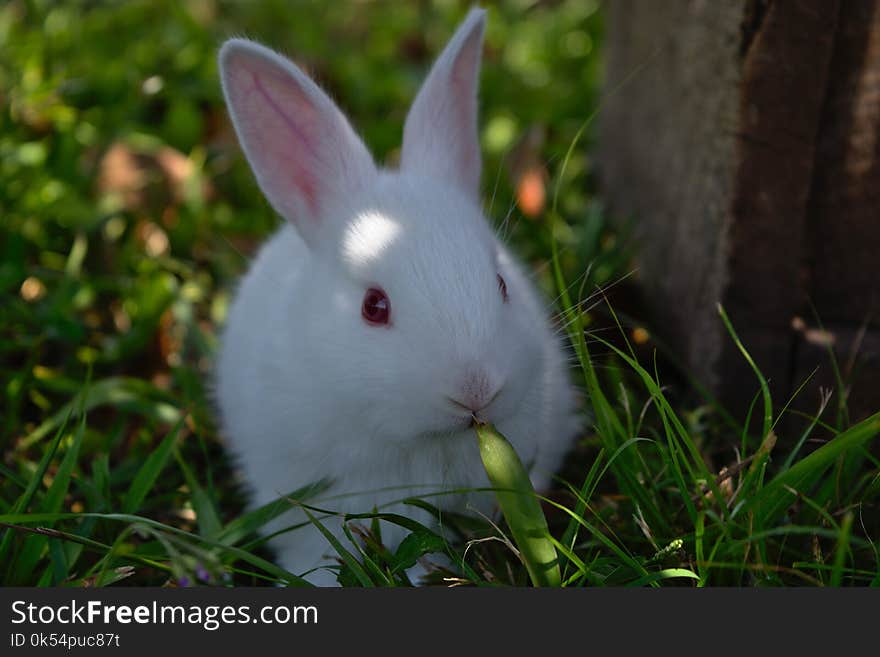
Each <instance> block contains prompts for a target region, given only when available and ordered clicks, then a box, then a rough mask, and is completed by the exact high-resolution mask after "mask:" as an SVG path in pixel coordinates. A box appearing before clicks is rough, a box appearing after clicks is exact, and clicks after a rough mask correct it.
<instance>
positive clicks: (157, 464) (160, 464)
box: [122, 418, 183, 513]
mask: <svg viewBox="0 0 880 657" xmlns="http://www.w3.org/2000/svg"><path fill="white" fill-rule="evenodd" d="M182 428H183V419H182V418H181V419H180V420H178V422H177V424H176V425H175V426H174V428H173V429H171V431H170V432H168V435H167V436H165V439H164V440H163V441H162V442H161V443H159V446H158V447H156V449H154V450H153V451H152V452H151V453H150V455H149V456H148V457H147V460H146V461H144V464H143V465H142V466H141V468H140V470H138V473H137V474H136V475H135V477H134V479H133V480H132V482H131V486H130V487H129V489H128V492H127V493H126V494H125V497H124V498H122V512H123V513H134V512H135V511H137V510H138V509H139V508H140V507H141V504H143V501H144V499H145V498H146V497H147V494H148V493H149V492H150V490H152V488H153V486H154V485H155V483H156V480H157V479H159V475H160V474H162V471H163V470H164V469H165V466H166V465H167V463H168V459H169V457H170V456H171V449H172V447H174V443H175V441H176V440H177V437H178V435H179V434H180V430H181V429H182Z"/></svg>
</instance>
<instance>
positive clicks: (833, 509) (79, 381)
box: [0, 0, 880, 586]
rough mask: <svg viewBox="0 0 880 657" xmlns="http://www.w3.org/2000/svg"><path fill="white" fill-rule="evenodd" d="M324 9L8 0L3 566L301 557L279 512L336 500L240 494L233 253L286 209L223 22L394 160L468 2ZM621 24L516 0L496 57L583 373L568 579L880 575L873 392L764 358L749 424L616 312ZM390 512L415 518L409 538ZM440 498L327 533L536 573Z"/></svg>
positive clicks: (387, 569)
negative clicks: (803, 375) (230, 350)
mask: <svg viewBox="0 0 880 657" xmlns="http://www.w3.org/2000/svg"><path fill="white" fill-rule="evenodd" d="M321 4H322V6H323V3H321ZM316 6H317V5H316V3H315V2H303V3H298V4H297V5H296V6H294V7H291V6H290V4H289V3H287V2H280V1H279V2H266V3H260V4H259V5H256V4H250V3H226V2H211V1H207V0H206V1H195V0H193V1H192V2H185V3H178V2H171V1H170V0H168V1H167V2H166V1H164V0H162V1H159V2H154V1H152V0H151V1H147V0H143V1H134V2H129V3H125V4H124V5H118V4H116V3H113V4H110V3H107V4H103V3H91V4H90V5H89V8H88V9H86V8H85V7H86V5H84V4H78V3H63V4H59V3H51V2H40V1H38V0H32V1H24V0H12V2H8V3H6V4H4V5H3V7H2V8H0V42H2V43H3V44H4V48H2V49H0V98H2V100H3V101H4V102H3V103H2V106H3V108H4V109H3V112H2V113H0V208H2V214H3V221H2V222H0V254H2V255H0V295H2V300H0V383H2V385H3V389H2V393H0V395H2V396H0V399H2V401H0V404H2V407H0V451H2V460H0V523H2V524H0V583H2V584H4V585H15V584H21V585H28V586H30V585H63V586H102V585H110V584H114V583H120V584H123V585H147V584H152V585H157V584H158V585H169V586H174V585H188V584H210V585H242V584H271V583H276V582H281V583H286V584H291V585H296V584H301V583H302V581H301V580H300V579H299V578H298V577H297V575H299V574H301V573H286V572H284V571H283V570H282V569H280V568H278V567H277V566H276V565H274V563H273V561H272V553H271V551H270V550H268V549H267V548H266V547H265V543H266V540H267V537H266V536H263V535H262V534H261V533H260V529H261V528H262V527H264V526H266V524H267V523H268V522H269V521H271V520H272V519H274V518H276V517H277V516H278V515H279V514H280V513H282V512H283V511H284V510H285V509H287V508H288V507H289V505H290V503H291V502H290V500H294V499H295V500H297V501H298V502H299V503H301V504H304V505H306V508H307V509H308V511H309V514H310V515H311V516H312V518H313V519H314V522H316V523H321V522H322V520H321V519H322V517H323V515H324V512H325V511H326V509H321V508H315V507H311V506H307V505H308V504H309V499H310V498H311V497H312V496H313V495H314V494H316V493H317V492H318V491H320V490H321V488H322V483H321V482H316V483H315V485H313V486H310V487H307V488H305V489H302V490H297V491H291V493H290V494H289V495H285V496H282V497H280V498H279V499H278V500H276V501H274V502H273V503H271V504H268V505H266V506H264V507H262V508H260V509H257V510H255V511H251V512H245V511H244V508H245V505H244V498H243V495H242V493H241V491H240V490H239V489H238V486H237V484H236V480H235V476H234V472H233V469H232V467H231V465H230V463H229V462H228V460H227V459H226V457H225V454H224V452H223V448H222V442H221V439H220V436H219V435H218V431H217V427H216V425H215V422H214V411H213V408H212V405H211V402H210V389H209V384H208V383H207V381H208V380H209V373H210V363H211V359H212V356H213V353H214V350H215V349H216V341H217V337H216V335H217V333H216V329H217V327H218V326H219V324H220V323H221V322H222V318H223V316H224V313H225V308H226V305H227V304H228V299H229V290H230V289H231V286H232V285H233V282H234V281H235V280H236V277H237V276H238V275H239V274H240V273H241V271H242V269H243V267H244V263H245V261H246V260H245V257H243V255H242V254H249V253H252V252H253V249H254V248H255V247H256V246H257V245H258V244H259V243H260V241H261V240H262V239H264V238H265V236H266V235H267V234H268V233H269V231H271V230H272V229H273V227H274V226H275V225H276V221H277V220H276V218H275V217H274V216H273V214H272V212H271V210H270V209H269V208H268V206H267V204H266V203H265V202H264V201H263V200H262V199H261V198H260V196H259V193H258V192H257V190H256V187H255V185H254V182H253V179H252V176H251V174H250V172H249V171H248V170H247V167H246V165H245V163H244V161H243V158H242V157H241V155H240V152H239V149H238V147H237V145H236V144H235V142H234V139H233V138H232V135H231V133H230V132H229V128H228V124H227V123H226V121H225V118H224V117H225V112H224V109H223V107H222V103H221V99H220V92H219V86H218V82H217V77H216V70H215V62H214V54H215V51H216V47H217V45H218V43H219V42H220V41H222V39H223V38H224V37H225V36H227V35H231V34H242V33H245V34H247V35H249V36H253V37H255V38H259V39H261V40H263V41H265V42H267V43H269V44H272V45H275V46H277V47H279V48H280V49H282V50H286V51H287V52H290V53H293V54H296V55H297V56H299V57H301V59H300V61H301V62H304V63H305V64H306V65H307V66H309V67H310V68H311V69H312V70H313V71H314V72H315V74H316V75H317V77H318V78H319V79H321V80H322V81H323V82H324V83H325V84H326V85H327V86H328V87H329V88H330V89H331V91H332V92H333V94H334V96H335V97H336V98H337V100H338V101H339V103H340V105H342V106H343V107H344V108H345V109H346V110H347V111H348V112H349V114H350V115H351V116H352V119H353V122H354V123H355V124H356V125H357V126H358V127H359V128H360V129H361V130H362V133H363V134H364V136H365V139H366V141H367V142H368V143H369V144H370V146H371V147H372V148H373V149H374V150H375V151H376V153H377V155H378V156H379V157H380V158H386V157H387V158H389V159H391V160H393V159H394V157H395V152H394V148H395V147H396V144H397V143H398V141H399V136H400V127H401V124H402V120H403V112H404V111H405V109H406V107H407V105H408V103H409V101H410V99H411V98H412V96H413V95H414V93H415V91H416V89H417V86H418V84H419V82H420V79H421V76H422V75H423V73H424V71H425V69H426V67H427V66H428V65H429V63H430V61H431V58H432V56H433V54H434V53H436V52H438V51H439V49H440V47H441V46H442V45H443V43H444V42H445V40H446V38H447V37H448V36H449V34H451V32H452V30H453V28H454V26H455V24H456V23H457V21H458V20H459V19H460V18H461V17H462V15H463V14H464V13H465V11H466V9H467V4H466V3H459V4H455V3H451V4H450V3H436V4H425V5H424V8H423V9H422V10H419V9H418V5H417V4H415V3H412V4H410V3H407V4H406V5H405V6H406V9H403V8H401V5H399V4H398V3H374V4H367V3H355V4H352V5H342V3H340V4H339V5H336V4H334V5H333V7H338V8H335V9H333V10H331V11H327V12H318V11H317V10H316ZM302 16H309V20H308V21H304V20H300V18H301V17H302ZM318 16H320V18H316V17H318ZM367 26H369V28H370V29H369V30H367V29H366V27H367ZM601 27H602V26H601V14H600V13H595V12H594V11H593V10H592V9H591V7H590V5H589V3H584V2H581V1H580V0H569V1H565V2H560V3H555V4H554V5H553V6H550V4H549V3H548V4H547V5H544V4H538V5H535V6H534V7H532V8H531V9H528V10H527V11H524V10H523V8H522V3H519V2H517V1H516V0H509V2H502V3H499V4H498V5H497V6H493V8H492V10H491V12H490V17H489V31H488V33H487V42H488V46H487V53H486V58H485V63H484V67H485V71H484V74H483V79H482V101H481V111H482V125H483V133H482V141H483V144H484V148H485V153H484V154H485V159H486V164H485V171H486V175H485V190H484V191H485V194H486V198H487V212H488V213H489V215H490V216H491V217H492V218H493V219H494V220H496V221H497V222H498V225H499V231H500V232H501V233H502V234H503V235H505V236H506V237H507V238H509V240H510V241H511V242H512V243H513V245H514V247H515V249H516V250H517V252H519V253H521V254H522V255H523V256H524V258H525V259H526V260H527V261H528V262H530V263H531V264H533V265H534V269H535V271H536V272H537V280H538V282H539V283H540V284H541V285H542V287H543V288H544V289H545V290H546V291H547V293H548V296H549V297H550V298H555V297H557V296H558V302H557V304H558V306H559V308H560V309H561V312H560V320H559V321H560V325H561V326H565V327H566V329H567V331H568V333H569V336H570V338H571V345H572V357H573V360H574V363H575V372H576V376H577V380H578V383H579V384H580V385H581V386H582V387H583V389H584V390H585V392H586V393H587V395H586V396H587V398H588V399H589V404H588V407H585V409H584V414H585V422H584V434H583V436H581V439H580V441H579V443H578V445H577V448H576V449H575V451H574V453H573V455H572V457H571V458H570V459H569V463H568V464H567V466H566V468H565V470H564V471H563V473H562V474H561V478H560V480H559V481H558V482H557V485H556V487H555V489H554V490H553V491H550V492H548V493H547V495H546V497H543V498H541V499H542V508H543V511H544V514H545V516H546V520H547V523H548V528H549V540H550V541H551V542H552V544H553V547H554V548H555V550H556V553H557V555H558V558H559V566H560V579H561V582H562V584H563V585H565V586H669V585H674V586H721V585H748V586H755V585H774V586H781V585H812V586H823V585H824V586H829V585H835V586H836V585H844V586H849V585H857V586H864V585H874V586H877V585H880V531H878V528H880V518H878V516H880V513H878V496H880V463H878V460H877V458H876V453H877V450H876V445H877V435H878V433H880V415H873V416H871V417H869V418H867V419H864V420H862V421H860V422H851V421H850V419H849V414H848V412H847V409H846V403H845V396H844V395H843V394H842V390H841V389H838V390H835V391H834V392H833V394H832V397H833V401H832V402H830V403H829V402H828V400H825V402H826V403H824V404H822V405H821V410H820V411H817V412H816V414H815V417H812V418H807V419H806V420H805V421H803V422H802V423H801V424H797V423H792V422H782V420H784V419H789V418H790V417H794V414H793V412H792V411H791V410H790V408H791V407H790V406H789V404H788V402H789V400H774V399H772V398H771V396H770V392H769V388H768V387H767V385H766V382H765V381H764V380H763V377H762V376H761V373H760V370H759V369H758V368H757V367H754V364H753V367H754V370H755V374H756V376H755V388H754V392H755V400H756V401H755V404H754V407H753V410H752V412H751V415H753V416H754V418H756V420H757V421H756V422H751V421H750V418H746V417H743V418H731V417H730V416H729V414H727V413H726V412H725V410H724V409H723V408H721V407H719V405H718V404H717V403H716V402H714V401H713V400H711V399H709V398H706V397H704V396H703V397H701V396H700V394H699V391H698V390H691V391H688V392H689V393H690V394H683V391H682V385H681V384H680V378H678V376H677V373H676V372H675V371H674V369H673V368H670V367H669V366H668V363H666V361H665V359H664V358H663V357H662V354H661V353H658V352H657V351H656V349H655V347H656V345H655V344H654V343H653V342H649V343H648V344H647V345H645V344H636V343H634V342H633V340H632V338H633V335H634V334H633V328H635V327H636V326H641V324H640V323H639V322H638V319H639V316H638V308H631V307H627V308H626V310H627V313H628V314H627V317H626V319H624V320H619V319H618V315H617V314H616V313H615V308H616V307H617V300H616V297H615V296H614V293H615V291H616V290H617V289H618V288H617V287H614V285H615V284H616V283H617V282H618V281H621V280H624V279H626V276H627V275H628V273H629V270H630V264H629V263H630V259H631V255H632V252H631V251H630V250H629V248H628V247H626V246H624V244H623V242H624V240H623V239H622V236H621V235H619V234H616V233H615V232H614V231H612V230H610V229H609V227H608V223H607V221H606V217H605V214H604V212H603V210H602V208H601V205H600V204H599V203H597V202H596V201H595V200H594V199H593V198H592V196H591V195H590V190H591V189H592V186H593V183H592V173H591V161H590V158H589V155H588V153H589V152H590V149H589V146H590V132H589V130H587V128H588V127H589V121H587V122H585V121H584V117H585V115H587V114H589V112H590V109H591V108H596V110H595V111H597V112H598V111H601V104H600V100H599V97H598V91H597V90H598V88H599V79H598V72H599V70H600V60H599V58H598V56H597V52H596V50H595V49H594V44H598V43H600V41H601V35H602V30H601ZM328 35H332V36H331V37H328ZM392 64H393V65H392ZM634 79H635V81H636V82H634V83H637V74H634ZM523 98H530V99H532V100H531V101H530V102H528V103H524V102H523V101H522V99H523ZM388 108H394V109H393V110H392V111H389V109H388ZM527 135H531V138H526V136H527ZM581 137H583V140H581V139H580V138H581ZM582 142H583V143H582ZM523 163H526V165H523ZM523 166H526V168H528V167H529V166H531V167H538V169H539V171H540V174H541V175H542V176H544V180H545V181H551V180H552V181H553V183H554V185H553V187H552V198H551V200H550V202H549V203H548V204H547V207H544V208H543V209H540V210H539V211H537V212H534V213H527V212H526V210H527V206H526V205H525V204H524V202H523V199H521V198H520V199H519V203H517V184H516V181H517V179H518V172H520V170H521V169H522V168H523ZM547 187H550V185H549V184H548V185H547ZM585 263H589V265H590V266H589V269H588V270H587V271H586V272H585V271H584V266H585ZM621 286H623V287H624V288H625V286H626V281H625V280H624V282H623V283H621ZM602 290H608V291H607V292H602ZM597 291H598V292H597ZM606 294H607V296H609V297H610V301H608V300H606V299H605V298H604V297H605V295H606ZM624 305H625V304H624ZM719 321H724V322H726V323H727V326H728V330H729V333H730V339H731V340H733V341H735V342H736V344H737V346H739V348H740V349H741V351H742V353H743V357H744V358H748V345H743V344H741V343H740V342H739V340H738V338H737V337H736V333H735V329H736V327H735V326H732V325H730V323H729V322H728V321H727V319H726V316H724V315H723V311H721V313H720V314H719ZM829 358H830V360H829V362H828V363H821V364H819V363H817V365H821V366H823V367H827V366H829V365H830V366H831V367H835V366H836V363H834V361H833V354H830V355H829ZM670 381H673V382H679V383H678V385H676V386H673V387H672V388H667V387H666V385H667V384H668V383H669V382H670ZM845 383H846V382H844V381H841V382H840V386H841V388H842V387H843V386H844V385H845ZM695 399H696V400H697V401H694V400H695ZM818 406H819V404H818V402H817V407H818ZM828 406H831V408H832V409H833V410H830V411H828V412H826V410H825V409H826V407H828ZM829 416H833V417H829ZM789 434H790V435H789ZM475 440H476V437H475ZM817 445H818V447H817ZM782 446H785V447H782ZM872 449H873V451H872ZM435 501H436V500H435V499H434V498H433V497H430V496H428V497H425V498H423V499H412V500H408V503H409V504H413V505H417V506H420V507H422V508H425V509H428V510H433V511H435V512H436V509H434V506H433V502H435ZM379 519H382V520H384V521H386V522H391V523H396V524H399V525H401V526H403V527H404V528H406V529H407V530H408V531H409V536H408V537H407V538H406V539H405V540H404V541H403V543H402V544H401V545H400V546H399V547H398V548H397V549H396V550H394V551H393V552H392V551H390V550H388V549H386V547H385V546H383V544H382V536H381V531H380V527H379V523H378V520H379ZM444 525H445V526H446V527H447V528H448V529H449V530H450V533H449V536H451V537H452V540H450V539H449V537H448V536H440V535H438V534H437V533H436V532H434V531H433V530H432V529H431V528H429V527H425V526H422V525H419V524H418V523H415V522H413V521H412V520H409V519H407V518H405V517H403V516H399V515H394V514H389V513H385V512H384V511H383V510H382V509H379V510H372V509H364V513H363V514H360V515H358V516H354V517H352V518H350V523H349V524H348V527H349V537H347V538H346V540H343V541H335V539H334V541H335V545H333V547H335V548H336V550H337V552H338V553H339V554H340V558H341V566H340V568H341V573H340V577H341V580H342V581H343V582H344V583H345V584H349V585H354V586H386V585H398V584H404V585H405V584H408V583H409V582H408V580H407V577H406V569H408V568H409V567H410V566H412V565H413V564H414V563H415V562H416V560H417V559H419V558H420V557H422V556H423V555H428V557H429V558H430V555H431V554H433V553H440V552H442V553H445V554H446V556H447V557H448V560H447V561H448V562H450V563H451V564H452V565H451V566H449V570H448V572H446V571H444V570H442V569H439V570H438V571H437V572H436V575H435V579H436V580H437V582H438V583H445V584H447V585H448V584H451V583H452V584H463V585H464V584H475V585H486V586H493V585H507V584H513V585H527V584H528V583H529V582H530V576H529V572H528V569H527V567H526V566H525V565H524V564H523V563H522V562H521V561H520V560H519V558H518V557H517V549H516V548H517V547H518V546H517V540H518V532H517V531H516V528H514V529H513V530H511V529H510V528H508V527H507V526H506V525H505V524H504V523H503V521H502V520H501V519H498V521H497V524H495V523H493V522H489V521H488V520H487V519H481V518H470V517H458V516H452V517H450V516H449V514H444ZM290 531H297V529H296V528H291V529H290ZM520 540H521V539H520ZM519 547H520V548H521V547H522V546H519ZM444 579H445V581H444Z"/></svg>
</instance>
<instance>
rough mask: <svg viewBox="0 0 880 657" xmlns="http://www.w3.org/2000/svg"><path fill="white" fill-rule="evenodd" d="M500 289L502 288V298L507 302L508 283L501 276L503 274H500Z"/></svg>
mask: <svg viewBox="0 0 880 657" xmlns="http://www.w3.org/2000/svg"><path fill="white" fill-rule="evenodd" d="M498 289H499V290H501V299H502V300H503V301H504V303H507V283H505V282H504V279H503V278H501V274H498Z"/></svg>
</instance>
